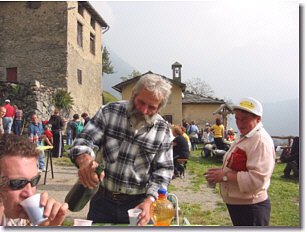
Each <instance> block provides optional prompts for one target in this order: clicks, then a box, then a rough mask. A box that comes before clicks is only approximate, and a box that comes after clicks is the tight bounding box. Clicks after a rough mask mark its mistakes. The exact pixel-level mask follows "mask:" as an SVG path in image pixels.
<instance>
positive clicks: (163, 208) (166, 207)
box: [151, 188, 175, 226]
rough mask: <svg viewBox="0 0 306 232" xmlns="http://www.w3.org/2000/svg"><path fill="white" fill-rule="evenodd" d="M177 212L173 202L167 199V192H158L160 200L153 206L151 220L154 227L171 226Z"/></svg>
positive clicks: (161, 190)
mask: <svg viewBox="0 0 306 232" xmlns="http://www.w3.org/2000/svg"><path fill="white" fill-rule="evenodd" d="M174 215H175V210H174V207H173V204H172V202H171V201H169V200H168V199H167V190H166V189H163V188H161V189H159V190H158V199H157V200H156V201H155V202H153V203H152V205H151V219H152V220H153V222H154V226H170V224H171V221H172V219H173V218H174Z"/></svg>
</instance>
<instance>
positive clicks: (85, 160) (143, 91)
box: [0, 73, 289, 226]
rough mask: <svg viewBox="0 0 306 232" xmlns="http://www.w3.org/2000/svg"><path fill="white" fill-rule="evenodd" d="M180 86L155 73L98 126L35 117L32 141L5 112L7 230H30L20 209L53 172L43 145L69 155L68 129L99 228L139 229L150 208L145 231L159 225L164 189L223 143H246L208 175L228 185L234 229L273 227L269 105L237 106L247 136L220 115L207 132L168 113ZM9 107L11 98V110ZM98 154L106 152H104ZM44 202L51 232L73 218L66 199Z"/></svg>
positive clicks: (1, 145) (2, 169) (105, 111)
mask: <svg viewBox="0 0 306 232" xmlns="http://www.w3.org/2000/svg"><path fill="white" fill-rule="evenodd" d="M171 88H172V86H171V83H170V82H169V81H168V80H166V79H164V78H162V77H161V76H159V75H156V74H152V73H148V74H145V75H143V76H142V77H141V78H140V79H139V80H138V81H137V83H136V84H135V85H134V87H133V90H132V95H131V97H130V99H129V100H126V101H118V102H112V103H109V104H107V105H105V106H103V107H100V109H98V111H97V113H96V114H95V116H94V117H92V118H91V119H90V118H89V117H88V114H86V113H83V114H82V115H81V117H82V119H83V120H80V116H79V115H78V114H75V115H73V117H72V119H71V120H66V121H65V120H64V119H63V118H62V117H61V116H60V112H59V111H58V110H55V111H54V114H53V115H51V117H50V119H48V120H46V121H41V120H39V119H38V115H37V114H33V115H32V122H31V123H30V124H29V126H28V137H29V138H30V140H31V141H30V140H29V139H26V138H25V137H23V136H19V135H20V134H16V135H13V134H12V133H9V130H10V128H11V126H9V125H10V124H12V125H13V121H14V120H13V119H14V117H15V116H12V120H8V119H7V117H8V116H7V114H6V113H7V111H10V112H11V110H10V108H8V106H7V107H5V106H3V107H1V114H0V119H1V120H0V125H1V128H0V131H1V133H2V135H1V136H0V200H1V204H2V206H1V207H0V209H1V210H2V211H1V210H0V217H1V219H2V220H1V224H2V225H30V222H29V220H28V217H27V215H26V214H25V212H24V210H23V209H22V207H20V206H19V204H20V202H21V201H22V200H23V199H25V198H27V197H29V196H31V195H33V194H35V192H36V186H37V184H38V182H39V178H40V174H39V169H41V170H43V169H44V164H43V163H42V161H43V160H44V154H43V153H41V152H39V151H38V150H37V149H35V148H36V146H39V145H40V143H42V144H45V145H52V146H53V156H54V157H61V156H62V153H63V128H64V126H65V125H66V127H67V129H66V136H67V144H68V145H70V146H71V148H70V150H69V157H70V159H71V161H72V162H73V163H74V164H75V166H76V168H78V176H79V180H80V182H81V183H82V184H83V186H85V187H87V188H96V187H98V191H97V193H96V194H95V196H94V197H93V198H92V199H91V200H90V205H89V211H88V214H87V219H89V220H92V221H93V222H94V223H115V224H125V223H129V217H128V213H127V211H128V209H131V208H139V209H141V210H142V212H141V213H140V215H139V217H138V219H139V220H138V223H137V225H138V226H144V225H146V224H148V223H151V222H150V218H151V215H150V207H151V204H152V203H153V202H154V201H155V200H156V199H157V197H158V190H159V189H160V188H165V189H167V187H168V185H169V184H170V182H171V180H172V179H173V177H175V176H176V175H177V174H178V172H179V165H178V159H180V158H183V159H188V158H189V156H190V152H191V151H192V150H193V151H194V150H197V149H198V144H199V143H200V141H201V142H203V143H213V142H214V143H216V145H217V146H220V149H221V147H222V144H221V143H223V141H224V140H230V141H236V142H235V143H233V145H232V146H231V147H230V149H229V150H228V151H227V152H226V154H225V156H224V159H223V165H222V167H215V168H210V169H209V170H207V171H205V173H204V175H205V178H206V180H207V181H208V182H211V183H220V190H221V196H222V198H223V201H224V202H225V204H226V206H227V209H228V211H229V214H230V217H231V220H232V223H233V225H234V226H267V225H269V221H270V210H271V204H270V200H269V196H268V188H269V185H270V178H271V175H272V172H273V169H274V164H275V150H274V145H273V141H272V139H271V137H270V136H269V134H268V133H267V132H266V131H265V129H264V127H263V124H262V122H261V119H262V115H263V108H262V105H261V103H260V102H259V101H257V100H256V99H253V98H244V99H242V100H241V101H240V102H239V104H238V105H235V106H233V110H234V114H235V120H236V124H237V128H238V130H239V132H240V134H241V136H240V138H239V139H237V138H235V133H234V132H233V130H232V129H231V128H230V129H229V130H228V131H226V132H225V129H224V126H223V125H222V121H221V119H220V118H217V119H216V121H215V124H213V125H211V124H210V123H209V122H207V123H206V124H205V128H204V129H199V127H198V126H197V125H196V122H195V121H191V123H190V124H188V123H187V122H186V121H183V123H182V125H170V124H169V123H168V122H167V121H165V119H164V118H163V117H162V116H161V115H160V114H159V112H160V110H161V109H163V108H164V107H165V106H166V104H167V101H168V99H169V96H170V94H171ZM9 103H10V102H7V101H6V105H7V104H9ZM8 109H9V110H8ZM14 109H15V111H16V109H17V108H14ZM19 115H22V113H21V114H20V113H19ZM19 119H20V118H19ZM21 131H22V130H21ZM35 143H36V144H35ZM97 147H98V148H99V151H101V152H100V153H95V149H96V148H97ZM98 155H99V156H100V157H97V156H98ZM98 160H99V162H102V163H103V165H104V167H105V169H104V171H103V172H102V173H101V174H100V175H98V174H97V173H96V172H95V169H96V167H97V166H98V165H99V162H98ZM288 162H289V161H288ZM11 163H14V164H15V166H14V168H11V165H10V164H11ZM41 205H43V206H45V210H44V215H45V216H46V217H48V220H47V221H45V222H43V223H42V224H41V226H44V225H46V226H48V225H49V226H54V225H61V224H62V222H63V220H64V218H65V216H66V215H67V211H68V206H67V204H66V203H60V202H57V201H55V200H54V199H52V198H51V197H49V196H48V194H47V193H46V192H44V193H42V194H41ZM1 212H2V213H1Z"/></svg>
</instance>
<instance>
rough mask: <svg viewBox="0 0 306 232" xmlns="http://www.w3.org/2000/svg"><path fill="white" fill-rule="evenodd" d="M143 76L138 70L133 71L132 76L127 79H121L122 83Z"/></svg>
mask: <svg viewBox="0 0 306 232" xmlns="http://www.w3.org/2000/svg"><path fill="white" fill-rule="evenodd" d="M140 75H141V72H139V71H138V70H135V69H134V70H133V71H132V72H131V74H129V75H128V76H127V77H120V79H121V80H122V81H126V80H128V79H132V78H134V77H137V76H140Z"/></svg>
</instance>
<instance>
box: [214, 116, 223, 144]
mask: <svg viewBox="0 0 306 232" xmlns="http://www.w3.org/2000/svg"><path fill="white" fill-rule="evenodd" d="M211 131H212V132H213V133H214V142H215V144H216V146H217V149H220V150H225V147H224V142H223V139H224V126H223V124H222V122H221V119H220V118H217V119H216V124H214V125H212V127H211Z"/></svg>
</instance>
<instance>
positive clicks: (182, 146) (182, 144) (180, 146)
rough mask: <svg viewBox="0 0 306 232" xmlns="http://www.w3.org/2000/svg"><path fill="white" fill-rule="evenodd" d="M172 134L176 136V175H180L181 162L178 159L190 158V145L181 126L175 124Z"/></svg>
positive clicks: (174, 159)
mask: <svg viewBox="0 0 306 232" xmlns="http://www.w3.org/2000/svg"><path fill="white" fill-rule="evenodd" d="M172 134H173V136H174V137H175V138H174V140H173V142H172V143H173V162H174V176H178V175H179V170H178V169H179V164H178V162H177V159H182V158H183V159H188V158H189V147H188V142H187V141H186V139H185V138H184V137H183V131H182V129H181V126H179V125H174V126H173V127H172Z"/></svg>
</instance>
